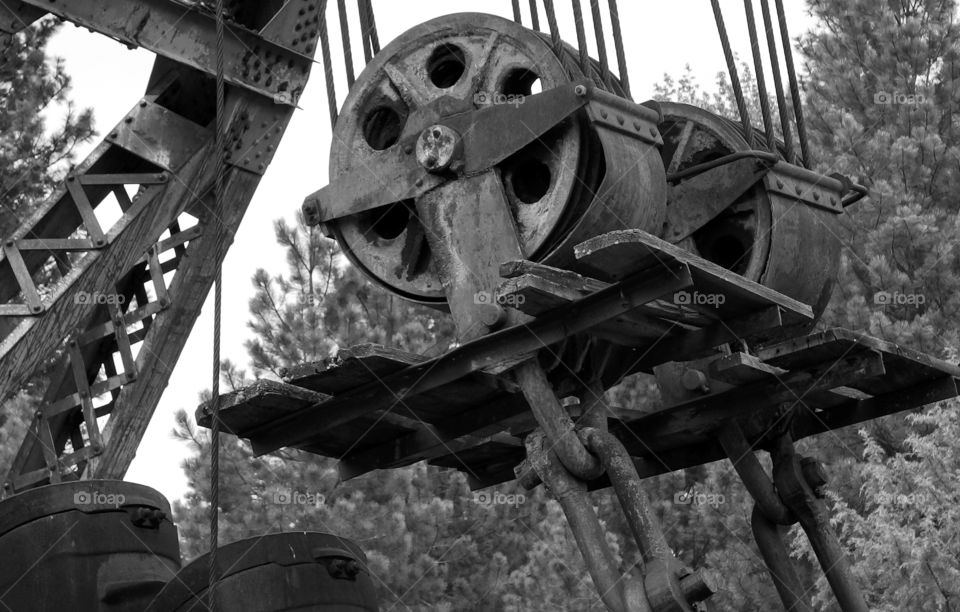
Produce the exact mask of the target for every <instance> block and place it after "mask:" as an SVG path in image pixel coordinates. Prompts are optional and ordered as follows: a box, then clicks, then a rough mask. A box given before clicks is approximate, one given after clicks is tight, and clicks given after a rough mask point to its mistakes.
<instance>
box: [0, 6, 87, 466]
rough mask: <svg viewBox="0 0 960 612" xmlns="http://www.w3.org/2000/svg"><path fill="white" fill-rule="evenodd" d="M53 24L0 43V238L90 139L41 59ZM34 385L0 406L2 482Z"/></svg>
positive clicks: (64, 88) (56, 67) (53, 61)
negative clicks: (48, 115)
mask: <svg viewBox="0 0 960 612" xmlns="http://www.w3.org/2000/svg"><path fill="white" fill-rule="evenodd" d="M56 27H57V26H56V23H55V22H54V21H53V20H50V19H43V20H41V21H39V22H38V23H36V24H34V25H33V26H31V27H29V28H27V29H26V30H24V31H22V32H20V33H19V34H16V35H14V36H0V237H6V236H8V235H10V234H11V233H12V232H13V230H14V229H16V227H17V226H18V225H19V223H20V220H21V219H23V218H24V217H25V216H27V215H29V213H30V211H31V209H32V208H33V207H34V206H36V205H37V204H39V203H40V202H41V201H42V200H43V198H45V197H46V196H47V195H48V194H49V193H50V192H51V191H52V189H53V187H54V185H55V184H56V183H57V181H59V180H60V179H61V178H62V177H63V174H64V172H65V170H66V169H67V167H68V166H69V164H70V163H71V162H72V161H73V159H74V152H75V150H76V147H77V146H78V145H80V144H82V143H84V142H87V141H88V140H90V138H92V136H93V134H94V131H93V113H92V111H90V110H89V109H88V110H83V111H77V110H76V109H75V108H74V106H73V103H72V102H71V100H70V98H69V93H70V78H69V76H68V75H67V74H66V72H65V71H64V66H63V60H62V59H59V58H51V57H48V56H47V54H46V51H45V49H46V46H47V43H48V42H49V40H50V37H51V36H52V35H53V33H54V32H55V31H56ZM57 105H62V106H63V107H64V109H65V114H64V117H63V119H62V123H61V124H60V125H59V126H58V127H57V128H56V129H53V130H52V131H48V129H47V128H48V126H47V124H46V121H45V120H44V116H43V112H44V111H45V110H47V109H49V108H50V107H51V106H57ZM36 382H37V381H34V385H33V386H32V387H31V388H29V389H27V390H25V391H24V392H22V393H21V394H19V395H17V396H14V397H13V398H12V399H9V400H8V401H6V402H0V477H2V476H5V475H6V473H7V470H8V469H9V467H10V462H11V461H12V460H13V456H14V454H15V453H16V451H17V449H18V447H19V445H20V442H21V441H22V440H23V437H24V435H25V434H26V430H27V424H28V423H29V420H30V417H31V415H32V414H33V411H34V410H35V409H36V403H37V401H38V398H37V396H36V393H35V392H34V391H32V388H33V387H36V386H38V385H36Z"/></svg>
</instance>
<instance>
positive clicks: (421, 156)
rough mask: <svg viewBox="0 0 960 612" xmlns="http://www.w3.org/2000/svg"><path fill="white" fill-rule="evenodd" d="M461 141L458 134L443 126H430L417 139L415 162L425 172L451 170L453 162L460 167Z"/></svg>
mask: <svg viewBox="0 0 960 612" xmlns="http://www.w3.org/2000/svg"><path fill="white" fill-rule="evenodd" d="M462 155H463V141H462V140H461V138H460V134H458V133H457V132H456V130H453V129H451V128H448V127H447V126H445V125H441V124H436V125H431V126H430V127H428V128H427V129H425V130H423V131H422V132H420V137H419V138H417V162H418V163H419V164H420V165H421V166H423V169H424V170H426V171H427V172H443V171H445V170H449V169H451V166H452V165H453V163H454V161H460V162H461V166H462V161H463V160H462V159H461V157H462Z"/></svg>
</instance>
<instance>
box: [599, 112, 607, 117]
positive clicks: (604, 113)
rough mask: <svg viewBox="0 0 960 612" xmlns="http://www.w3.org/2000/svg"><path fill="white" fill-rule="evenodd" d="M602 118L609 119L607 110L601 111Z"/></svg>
mask: <svg viewBox="0 0 960 612" xmlns="http://www.w3.org/2000/svg"><path fill="white" fill-rule="evenodd" d="M600 116H601V117H603V118H604V119H606V118H607V111H605V110H602V111H600Z"/></svg>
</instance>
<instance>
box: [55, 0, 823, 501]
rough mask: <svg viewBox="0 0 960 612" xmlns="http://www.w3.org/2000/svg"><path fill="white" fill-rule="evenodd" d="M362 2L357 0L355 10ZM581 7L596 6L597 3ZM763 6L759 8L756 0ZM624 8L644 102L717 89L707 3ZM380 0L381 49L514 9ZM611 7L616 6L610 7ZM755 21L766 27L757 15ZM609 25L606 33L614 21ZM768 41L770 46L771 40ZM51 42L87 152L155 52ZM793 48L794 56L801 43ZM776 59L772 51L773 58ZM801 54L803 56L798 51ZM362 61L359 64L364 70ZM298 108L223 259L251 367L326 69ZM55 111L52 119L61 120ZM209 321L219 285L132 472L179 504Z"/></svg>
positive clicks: (120, 112)
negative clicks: (656, 89)
mask: <svg viewBox="0 0 960 612" xmlns="http://www.w3.org/2000/svg"><path fill="white" fill-rule="evenodd" d="M330 4H331V5H333V4H334V3H332V2H331V3H330ZM355 4H356V3H355V2H348V5H352V6H353V7H354V8H353V10H354V11H355ZM555 4H556V6H557V11H558V21H559V24H560V30H561V32H563V34H564V38H565V39H566V40H567V41H568V42H575V41H576V36H575V30H574V27H573V15H572V11H571V8H570V3H569V2H558V3H555ZM583 4H584V9H585V11H586V12H587V13H589V3H587V2H584V3H583ZM720 4H721V7H722V8H723V10H724V16H725V20H726V25H727V29H728V32H729V35H730V39H731V41H732V44H733V48H734V51H735V52H736V53H737V54H738V55H739V56H740V58H742V59H744V60H747V59H749V58H751V57H752V56H751V54H750V45H749V41H748V37H747V27H746V20H745V15H744V9H743V2H741V1H740V0H721V3H720ZM754 4H756V5H758V6H759V3H754ZM771 4H772V3H771ZM784 4H785V6H786V11H787V18H788V23H789V24H790V33H791V35H792V36H793V37H794V38H795V37H796V36H797V35H799V34H801V33H803V32H804V31H806V30H808V29H810V27H811V25H812V19H811V18H810V17H809V16H808V15H807V13H806V9H805V3H804V2H803V0H784ZM521 5H522V6H523V7H524V9H523V17H524V22H525V23H527V24H529V17H528V13H527V5H528V3H527V2H523V1H522V2H521ZM541 6H542V3H541ZM601 6H604V7H605V6H606V3H605V2H603V3H601ZM619 6H620V18H621V23H622V26H623V28H624V39H625V40H624V44H625V48H626V57H627V62H626V63H627V66H628V67H629V75H630V82H631V89H632V91H633V96H634V98H635V99H636V100H637V101H638V102H640V101H643V100H646V99H648V98H650V97H652V92H653V85H654V84H655V83H657V82H660V81H661V80H662V77H663V75H664V74H665V73H666V74H671V75H674V76H675V77H676V76H679V75H680V74H682V72H683V71H684V69H685V66H687V65H689V66H690V67H691V70H692V72H693V74H694V76H695V77H696V79H697V81H698V82H699V83H700V84H701V85H703V86H704V87H705V88H706V89H708V90H712V89H713V83H714V80H715V77H716V74H717V73H718V72H721V71H725V63H724V60H723V54H722V51H721V47H720V41H719V37H718V36H717V31H716V26H715V24H714V20H713V13H712V11H711V8H710V3H709V2H708V1H707V0H671V1H670V2H649V1H643V2H640V1H636V0H624V1H621V2H620V3H619ZM331 8H333V6H331ZM373 8H374V14H375V15H376V21H377V26H378V31H379V38H380V42H381V45H382V46H384V47H385V46H386V45H387V43H388V42H389V41H390V40H392V39H393V38H395V37H397V36H398V35H400V34H401V33H403V32H404V31H406V30H407V29H409V28H411V27H413V26H415V25H417V24H418V23H421V22H423V21H427V20H429V19H432V18H434V17H438V16H441V15H445V14H450V13H459V12H485V13H493V14H497V15H500V16H503V17H510V16H511V8H510V2H509V0H487V1H486V2H481V1H477V0H444V1H443V2H431V1H418V0H406V1H404V2H397V1H396V0H373ZM604 15H605V16H606V15H607V13H606V11H605V10H604ZM542 18H543V15H542V11H541V19H542ZM605 18H606V17H605ZM328 20H329V22H330V26H329V27H330V37H331V41H333V43H332V44H333V47H334V49H333V53H334V65H335V68H336V74H337V75H338V77H339V79H338V81H337V85H338V89H337V93H338V102H339V103H338V106H339V104H340V103H342V102H343V98H344V95H345V93H346V84H345V82H344V77H343V74H344V72H343V61H342V56H341V53H340V52H339V50H338V49H339V46H340V45H339V40H340V33H339V30H338V21H337V18H336V13H335V8H334V9H333V10H332V11H331V12H330V13H328ZM587 20H588V23H587V25H586V30H587V32H588V40H589V41H590V44H589V45H588V46H589V47H590V49H591V55H592V56H594V57H596V53H595V52H594V51H595V48H594V46H593V40H592V31H593V28H592V25H591V23H590V22H589V15H587ZM757 22H758V23H759V24H761V27H762V20H761V18H760V16H759V15H758V16H757ZM606 23H607V24H608V22H606ZM358 29H359V27H358V24H357V21H356V19H355V18H354V22H353V23H352V24H351V33H352V34H353V35H354V36H353V40H354V42H357V40H358V38H357V36H356V32H357V31H358ZM606 30H607V32H608V34H609V31H610V28H609V25H607V27H606ZM607 48H608V52H609V53H610V55H611V56H612V55H613V52H612V49H613V44H612V42H609V41H608V43H607ZM762 48H764V49H765V46H763V47H762ZM48 51H49V53H50V54H52V55H54V56H59V57H62V58H63V59H64V61H65V64H66V71H67V73H68V74H69V75H70V76H71V77H72V80H73V90H72V94H71V98H72V99H73V100H74V102H75V103H76V104H77V106H78V107H90V108H93V110H94V114H95V119H96V125H97V130H98V138H97V141H96V142H93V143H90V144H88V145H86V146H84V147H83V148H82V149H81V150H80V151H79V156H78V160H80V159H82V158H83V157H84V156H85V155H86V154H87V153H88V152H89V151H90V150H92V149H93V147H94V146H95V145H96V144H97V143H98V142H99V139H100V138H102V137H103V136H104V135H105V134H108V133H109V131H110V128H111V127H113V125H115V124H116V123H117V122H118V121H120V120H121V119H122V118H123V116H124V115H125V114H126V113H127V112H128V111H129V110H130V109H131V108H132V107H133V106H134V105H135V104H136V103H137V102H138V101H139V99H140V97H141V96H142V95H143V92H144V90H145V88H146V84H147V79H148V77H149V75H150V69H151V66H152V64H153V59H154V56H153V54H152V53H150V52H147V51H144V50H128V49H127V48H126V47H124V46H123V45H120V44H119V43H116V42H114V41H112V40H110V39H108V38H106V37H104V36H100V35H97V34H92V33H89V32H88V31H86V30H85V29H82V28H77V27H74V26H72V25H70V24H67V25H65V26H64V27H63V28H61V30H60V31H59V32H58V33H57V34H56V35H55V37H54V38H53V40H52V41H51V43H50V46H49V48H48ZM794 51H795V55H796V49H794ZM357 57H359V58H360V59H361V60H362V57H363V54H362V52H361V51H360V49H359V47H356V48H355V50H354V58H355V60H356V58H357ZM767 59H768V58H766V57H764V62H766V61H767ZM781 59H782V57H781ZM797 61H798V62H799V61H800V59H799V58H797ZM360 68H361V67H360V65H359V64H357V71H358V72H359V69H360ZM798 70H802V66H799V65H798ZM299 107H300V110H298V111H297V112H296V114H295V115H294V117H293V120H292V121H291V123H290V126H289V128H288V129H287V132H286V135H285V136H284V139H283V140H282V141H281V144H280V146H279V147H278V149H277V153H276V156H275V157H274V160H273V163H272V164H271V166H270V168H269V170H268V171H267V173H266V175H265V176H264V177H263V180H262V182H261V183H260V187H259V189H258V191H257V193H256V195H255V196H254V198H253V200H252V202H251V204H250V206H249V208H248V210H247V213H246V216H245V218H244V221H243V223H242V224H241V226H240V230H239V231H238V233H237V235H236V238H235V241H234V243H233V246H232V247H231V249H230V251H229V252H228V254H227V257H226V261H225V263H224V269H223V278H224V287H223V314H222V316H223V337H222V349H221V354H222V356H223V357H224V358H229V359H231V360H232V361H233V362H235V363H239V364H242V365H243V366H244V367H246V365H247V364H248V361H249V360H248V357H247V353H246V350H245V349H244V346H243V343H244V341H245V340H247V339H249V338H250V337H251V336H252V332H250V331H249V329H248V328H247V325H246V322H247V320H248V318H249V312H248V308H247V302H248V300H249V299H250V298H251V297H252V295H253V286H252V284H251V282H250V279H251V277H252V275H253V273H254V271H255V270H256V269H257V268H264V269H266V270H267V271H268V272H270V273H271V274H274V275H275V274H279V273H284V274H285V273H286V271H287V270H286V263H285V261H284V252H283V250H282V248H281V247H279V246H278V245H277V244H276V242H275V240H274V235H273V221H274V220H275V219H278V218H280V217H283V218H286V219H287V220H290V221H292V219H293V217H294V214H295V212H296V211H297V210H298V209H299V207H300V205H301V204H302V202H303V199H304V197H305V196H307V195H308V194H310V193H312V192H314V191H316V190H317V189H319V188H320V187H323V186H324V185H325V184H326V182H327V162H328V159H327V151H329V146H330V123H329V115H328V111H327V102H326V97H325V88H324V79H323V73H322V69H321V68H320V67H318V66H317V67H315V68H314V71H313V74H312V78H311V81H310V84H309V85H308V86H307V89H306V91H305V92H304V94H303V96H302V97H301V99H300V102H299ZM51 119H52V120H55V117H51ZM212 330H213V301H212V292H211V295H210V296H209V297H208V299H207V302H206V304H205V306H204V309H203V313H202V314H201V316H200V318H199V319H198V320H197V323H196V325H195V326H194V329H193V332H192V334H191V335H190V338H189V340H188V341H187V344H186V346H185V348H184V350H183V354H182V355H181V357H180V360H179V362H178V363H177V364H176V366H175V368H174V370H173V375H172V376H171V378H170V381H169V385H168V386H167V388H166V391H165V392H164V395H163V398H162V399H161V401H160V404H159V406H158V407H157V410H156V413H155V414H154V416H153V420H152V421H151V423H150V426H149V428H148V429H147V432H146V435H145V436H144V439H143V441H142V442H141V443H140V447H139V449H138V452H137V457H136V459H135V460H134V462H133V465H132V466H131V467H130V470H129V471H128V473H127V477H126V478H127V480H130V481H133V482H138V483H142V484H146V485H149V486H152V487H154V488H155V489H157V490H159V491H160V492H161V493H163V494H164V495H165V496H166V497H167V498H168V499H169V500H171V501H173V500H175V499H179V498H181V497H182V496H183V495H184V494H185V493H186V491H187V478H186V475H185V474H184V473H183V469H182V468H181V465H180V463H181V461H182V460H183V458H184V457H186V456H187V454H188V449H187V447H186V445H185V444H183V443H182V442H180V441H178V440H175V439H174V438H173V436H172V435H171V431H172V429H173V427H174V419H173V415H174V413H175V412H176V411H177V410H178V409H180V408H184V409H186V410H187V412H188V413H189V414H191V415H192V414H193V411H194V409H195V408H196V406H197V403H198V396H199V393H200V392H201V391H203V390H204V389H208V388H209V387H210V382H211V375H212V374H211V361H212V348H211V343H212V336H213V331H212Z"/></svg>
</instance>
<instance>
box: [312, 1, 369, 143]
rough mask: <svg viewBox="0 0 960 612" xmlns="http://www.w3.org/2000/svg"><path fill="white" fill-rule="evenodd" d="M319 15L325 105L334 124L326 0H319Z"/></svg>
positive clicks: (333, 96)
mask: <svg viewBox="0 0 960 612" xmlns="http://www.w3.org/2000/svg"><path fill="white" fill-rule="evenodd" d="M359 3H360V4H361V5H362V4H363V0H360V2H359ZM319 16H320V52H321V54H322V55H323V76H324V78H325V80H326V85H327V107H328V109H329V111H330V125H336V123H337V90H336V87H335V85H334V82H333V60H331V58H330V36H329V35H328V33H327V0H321V2H320V15H319ZM348 42H349V41H348ZM344 49H346V46H344ZM345 53H346V51H345Z"/></svg>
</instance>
